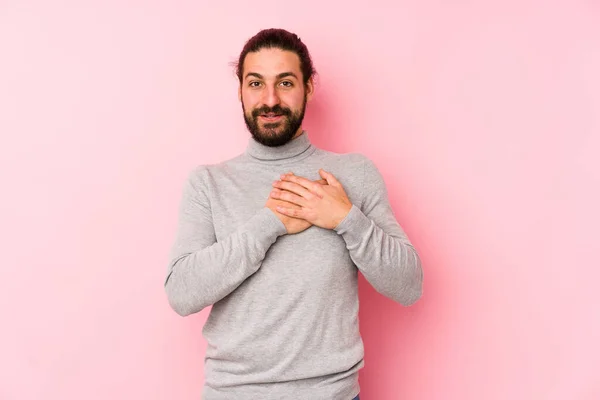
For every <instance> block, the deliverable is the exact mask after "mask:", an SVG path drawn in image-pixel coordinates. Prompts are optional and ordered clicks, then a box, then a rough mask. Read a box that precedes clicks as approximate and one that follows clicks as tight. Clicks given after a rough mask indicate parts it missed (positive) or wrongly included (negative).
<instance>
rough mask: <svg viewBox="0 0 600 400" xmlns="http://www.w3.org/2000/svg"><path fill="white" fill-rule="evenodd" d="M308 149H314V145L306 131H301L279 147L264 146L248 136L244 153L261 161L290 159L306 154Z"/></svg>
mask: <svg viewBox="0 0 600 400" xmlns="http://www.w3.org/2000/svg"><path fill="white" fill-rule="evenodd" d="M309 149H314V146H313V145H312V144H311V142H310V139H309V138H308V133H307V132H306V131H302V133H301V134H300V136H298V137H297V138H295V139H292V140H290V141H289V142H287V143H286V144H284V145H283V146H279V147H269V146H265V145H264V144H261V143H258V142H257V141H256V140H254V138H252V137H250V140H249V142H248V147H247V148H246V153H247V154H248V155H249V156H251V157H253V158H255V159H258V160H261V161H281V160H288V161H290V160H295V159H298V158H301V157H302V156H303V155H305V154H306V155H307V154H308V150H309Z"/></svg>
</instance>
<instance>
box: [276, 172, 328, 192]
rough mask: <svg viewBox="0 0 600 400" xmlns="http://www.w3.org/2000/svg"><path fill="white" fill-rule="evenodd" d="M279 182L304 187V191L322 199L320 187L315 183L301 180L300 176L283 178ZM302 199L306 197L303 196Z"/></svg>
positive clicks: (304, 179)
mask: <svg viewBox="0 0 600 400" xmlns="http://www.w3.org/2000/svg"><path fill="white" fill-rule="evenodd" d="M281 181H282V182H292V183H296V184H298V185H300V186H302V187H304V188H305V189H307V190H309V191H310V192H312V193H314V194H316V195H318V196H319V197H323V189H322V185H320V184H318V183H315V182H313V181H311V180H308V179H306V178H303V177H301V176H296V175H289V176H283V177H282V178H281ZM303 197H306V196H303Z"/></svg>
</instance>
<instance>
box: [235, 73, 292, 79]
mask: <svg viewBox="0 0 600 400" xmlns="http://www.w3.org/2000/svg"><path fill="white" fill-rule="evenodd" d="M249 76H254V77H256V78H258V79H264V77H263V76H262V75H261V74H259V73H258V72H248V73H247V74H246V78H248V77H249ZM288 76H292V77H294V78H296V79H298V77H297V76H296V74H294V73H293V72H282V73H280V74H278V75H277V79H281V78H285V77H288Z"/></svg>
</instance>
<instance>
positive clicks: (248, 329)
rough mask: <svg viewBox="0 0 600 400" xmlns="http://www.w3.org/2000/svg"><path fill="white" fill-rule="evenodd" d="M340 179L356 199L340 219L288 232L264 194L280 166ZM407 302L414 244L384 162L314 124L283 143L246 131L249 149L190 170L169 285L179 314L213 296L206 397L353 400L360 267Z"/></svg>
mask: <svg viewBox="0 0 600 400" xmlns="http://www.w3.org/2000/svg"><path fill="white" fill-rule="evenodd" d="M319 168H323V169H325V170H326V171H329V172H331V173H332V174H333V175H334V176H335V177H336V178H337V179H338V180H339V181H340V183H341V184H342V185H343V187H344V189H345V191H346V193H347V195H348V197H349V199H350V201H351V202H352V204H353V206H352V209H351V211H350V213H349V214H348V215H347V216H346V218H345V219H344V220H343V221H342V222H341V223H340V224H339V225H338V226H337V227H336V228H334V229H333V230H327V229H322V228H319V227H316V226H312V227H310V228H309V229H307V230H305V231H304V232H301V233H298V234H295V235H288V234H286V229H285V226H284V225H283V223H282V222H281V221H280V220H279V219H278V218H277V216H276V215H275V214H274V213H273V212H272V211H271V210H270V209H268V208H266V207H265V203H266V201H267V199H268V196H269V193H270V191H271V189H272V186H271V183H272V182H273V181H274V180H277V179H279V176H280V175H281V174H282V173H285V172H290V171H291V172H293V173H294V174H296V175H298V176H303V177H306V178H308V179H311V180H316V179H321V177H320V176H319V174H318V170H319ZM358 271H360V272H361V273H362V274H363V275H364V277H365V278H366V280H367V281H368V282H369V283H370V284H371V285H372V286H373V287H374V288H375V289H376V290H377V291H378V292H379V293H381V294H383V295H385V296H387V297H389V298H391V299H393V300H395V301H397V302H398V303H400V304H403V305H410V304H412V303H414V302H415V301H417V300H418V299H419V297H420V296H421V290H422V280H423V272H422V269H421V263H420V259H419V256H418V254H417V252H416V251H415V249H414V247H413V246H412V245H411V243H410V242H409V240H408V238H407V236H406V234H405V233H404V231H403V230H402V228H401V227H400V225H399V224H398V222H397V221H396V219H395V218H394V214H393V212H392V209H391V208H390V204H389V202H388V198H387V191H386V188H385V184H384V181H383V179H382V176H381V175H380V173H379V171H378V170H377V168H376V167H375V165H374V164H373V162H371V161H370V160H369V159H368V158H366V157H365V156H362V155H360V154H336V153H332V152H328V151H324V150H322V149H319V148H317V147H315V146H314V145H312V144H311V142H310V140H309V138H308V134H307V133H306V132H303V133H302V135H300V136H299V137H297V138H296V139H294V140H292V141H291V142H289V143H287V144H286V145H284V146H282V147H276V148H271V147H266V146H263V145H261V144H259V143H258V142H256V141H254V140H253V139H250V141H249V144H248V147H247V150H246V152H245V153H243V154H241V155H239V156H237V157H235V158H233V159H231V160H228V161H225V162H222V163H219V164H217V165H201V166H198V167H196V168H195V169H194V170H193V171H192V172H191V173H190V175H189V178H188V179H187V181H186V183H185V185H184V189H183V196H182V200H181V205H180V209H179V222H178V229H177V234H176V238H175V243H174V245H173V247H172V249H171V254H170V262H169V265H168V273H167V277H166V280H165V290H166V293H167V296H168V300H169V303H170V305H171V307H172V308H173V309H174V310H175V311H176V312H177V313H178V314H180V315H182V316H185V315H189V314H193V313H197V312H199V311H201V310H202V309H204V308H205V307H207V306H211V305H212V309H211V310H210V314H209V316H208V319H207V321H206V323H205V325H204V328H203V335H204V337H205V338H206V341H207V349H206V357H205V384H204V389H203V396H202V398H203V399H204V400H221V399H223V400H230V399H232V400H233V399H235V400H241V399H257V400H258V399H260V400H275V399H294V400H297V399H315V400H317V399H319V400H338V399H339V400H350V399H352V398H354V396H356V395H357V394H358V392H359V384H358V371H359V369H360V368H362V366H363V363H364V362H363V342H362V339H361V336H360V332H359V324H358V291H357V274H358Z"/></svg>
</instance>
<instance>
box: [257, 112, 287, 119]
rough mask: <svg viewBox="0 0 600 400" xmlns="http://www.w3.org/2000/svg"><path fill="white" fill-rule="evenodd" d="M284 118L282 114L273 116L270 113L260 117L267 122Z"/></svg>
mask: <svg viewBox="0 0 600 400" xmlns="http://www.w3.org/2000/svg"><path fill="white" fill-rule="evenodd" d="M281 116H282V114H273V113H268V114H261V115H260V117H261V118H264V119H266V120H269V121H271V120H276V119H279V118H280V117H281Z"/></svg>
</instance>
